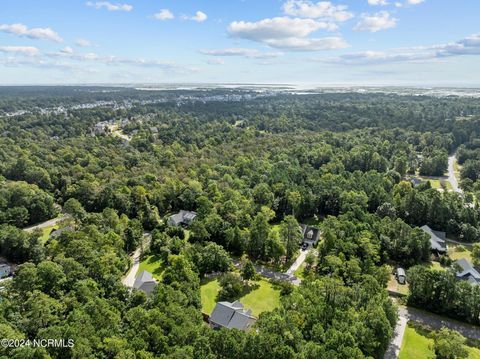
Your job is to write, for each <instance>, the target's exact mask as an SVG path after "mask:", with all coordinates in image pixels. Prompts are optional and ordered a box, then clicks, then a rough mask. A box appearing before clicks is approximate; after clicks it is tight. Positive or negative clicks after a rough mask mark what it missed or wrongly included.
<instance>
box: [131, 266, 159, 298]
mask: <svg viewBox="0 0 480 359" xmlns="http://www.w3.org/2000/svg"><path fill="white" fill-rule="evenodd" d="M156 286H157V281H156V280H155V279H154V278H153V275H152V273H150V272H147V271H143V272H142V273H140V275H139V276H138V277H137V278H136V279H135V282H134V283H133V288H135V289H138V290H141V291H142V292H144V293H145V294H146V295H150V294H152V293H153V291H154V290H155V287H156Z"/></svg>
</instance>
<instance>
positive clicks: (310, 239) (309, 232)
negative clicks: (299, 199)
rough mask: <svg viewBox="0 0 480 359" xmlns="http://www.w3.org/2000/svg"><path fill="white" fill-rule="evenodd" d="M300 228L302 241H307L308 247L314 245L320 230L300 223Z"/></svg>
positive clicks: (318, 238) (318, 237)
mask: <svg viewBox="0 0 480 359" xmlns="http://www.w3.org/2000/svg"><path fill="white" fill-rule="evenodd" d="M300 229H301V231H302V236H303V240H302V242H304V243H307V244H308V245H309V246H310V247H313V246H316V245H317V243H318V241H319V240H320V230H319V229H318V228H315V227H311V226H307V225H306V224H300Z"/></svg>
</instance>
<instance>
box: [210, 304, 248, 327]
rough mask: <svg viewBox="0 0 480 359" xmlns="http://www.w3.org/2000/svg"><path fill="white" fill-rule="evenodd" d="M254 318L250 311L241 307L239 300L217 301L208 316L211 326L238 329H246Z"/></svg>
mask: <svg viewBox="0 0 480 359" xmlns="http://www.w3.org/2000/svg"><path fill="white" fill-rule="evenodd" d="M256 320H257V318H255V317H254V316H253V315H252V311H251V310H250V309H249V310H245V309H243V304H242V303H240V302H239V301H235V302H233V303H230V302H218V303H217V305H216V306H215V308H214V309H213V312H212V314H211V315H210V318H209V322H210V325H211V326H212V327H213V328H221V327H223V328H228V329H239V330H248V329H249V328H250V327H251V326H252V325H253V324H254V323H255V322H256Z"/></svg>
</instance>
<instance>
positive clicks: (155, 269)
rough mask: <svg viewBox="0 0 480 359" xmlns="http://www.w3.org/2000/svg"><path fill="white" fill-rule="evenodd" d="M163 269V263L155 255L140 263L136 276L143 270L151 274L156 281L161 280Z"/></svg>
mask: <svg viewBox="0 0 480 359" xmlns="http://www.w3.org/2000/svg"><path fill="white" fill-rule="evenodd" d="M164 269H165V268H164V266H163V261H162V260H161V259H160V257H158V256H156V255H152V256H148V257H145V258H144V259H143V260H142V261H141V262H140V266H139V267H138V272H137V276H138V275H140V273H142V272H143V271H144V270H145V271H147V272H150V273H152V275H153V277H154V278H155V279H156V280H161V279H162V274H163V271H164Z"/></svg>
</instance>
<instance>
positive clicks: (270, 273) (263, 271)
mask: <svg viewBox="0 0 480 359" xmlns="http://www.w3.org/2000/svg"><path fill="white" fill-rule="evenodd" d="M233 264H234V265H235V267H237V268H239V269H240V268H242V263H241V262H240V261H238V260H233ZM254 267H255V271H256V272H257V274H260V275H261V276H263V277H266V278H269V279H276V280H283V281H287V282H291V283H293V284H296V285H298V284H300V281H299V279H298V278H297V277H295V276H294V275H290V274H286V273H280V272H276V271H274V270H273V269H270V268H267V267H264V266H260V265H258V264H254Z"/></svg>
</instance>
